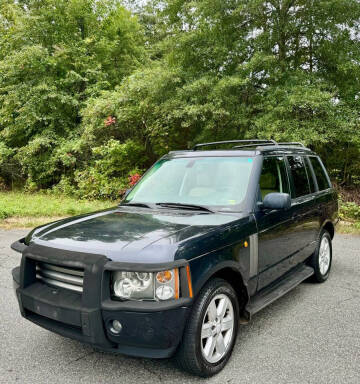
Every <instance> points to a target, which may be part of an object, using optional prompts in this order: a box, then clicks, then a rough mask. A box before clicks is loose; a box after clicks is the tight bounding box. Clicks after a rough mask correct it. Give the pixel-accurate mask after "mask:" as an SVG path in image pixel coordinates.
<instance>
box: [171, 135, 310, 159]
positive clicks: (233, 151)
mask: <svg viewBox="0 0 360 384" xmlns="http://www.w3.org/2000/svg"><path fill="white" fill-rule="evenodd" d="M230 144H231V145H232V144H236V145H233V146H232V147H231V148H229V149H226V148H225V149H218V148H216V149H206V150H199V149H200V148H204V147H219V146H223V145H230ZM265 153H266V154H275V155H276V154H281V155H284V154H306V155H309V154H314V152H313V151H312V150H311V149H309V148H306V147H305V146H304V145H303V144H302V143H298V142H289V143H277V142H276V141H275V140H259V139H253V140H251V139H250V140H227V141H216V142H211V143H201V144H196V145H195V146H194V147H193V149H191V150H182V151H171V152H169V155H172V156H182V157H203V156H219V157H220V156H257V155H261V154H265Z"/></svg>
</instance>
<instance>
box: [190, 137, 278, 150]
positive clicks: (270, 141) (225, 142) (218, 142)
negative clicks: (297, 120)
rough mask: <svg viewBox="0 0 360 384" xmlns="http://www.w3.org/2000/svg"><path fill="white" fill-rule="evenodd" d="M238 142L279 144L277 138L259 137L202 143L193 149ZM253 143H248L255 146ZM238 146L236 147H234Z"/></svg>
mask: <svg viewBox="0 0 360 384" xmlns="http://www.w3.org/2000/svg"><path fill="white" fill-rule="evenodd" d="M236 143H253V144H259V145H269V144H273V145H277V142H276V141H275V140H259V139H253V140H226V141H214V142H211V143H201V144H196V145H195V146H194V147H193V151H196V150H198V148H201V147H207V146H209V145H222V144H236ZM253 144H250V145H249V144H248V146H253ZM233 148H236V147H233Z"/></svg>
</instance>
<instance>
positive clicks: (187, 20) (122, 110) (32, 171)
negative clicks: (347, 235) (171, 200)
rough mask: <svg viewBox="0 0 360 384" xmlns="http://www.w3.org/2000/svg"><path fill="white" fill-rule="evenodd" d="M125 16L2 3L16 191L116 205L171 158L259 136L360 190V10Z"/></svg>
mask: <svg viewBox="0 0 360 384" xmlns="http://www.w3.org/2000/svg"><path fill="white" fill-rule="evenodd" d="M124 4H131V7H130V9H131V12H130V11H129V10H126V9H125V8H124V7H122V6H121V5H119V2H118V1H117V0H100V1H99V0H56V1H55V0H27V1H21V2H19V1H15V0H2V1H1V3H0V177H2V178H3V180H4V181H5V183H6V184H7V185H11V184H13V183H15V184H19V183H20V182H22V183H23V185H25V186H26V189H27V190H29V191H32V190H36V189H41V188H47V189H50V188H51V189H52V190H53V191H54V192H56V193H58V192H61V193H66V194H70V195H74V196H80V197H81V196H86V197H87V198H111V199H116V198H117V197H118V196H119V193H121V192H122V191H123V190H124V189H126V188H127V187H128V183H129V179H128V177H129V175H130V174H131V173H132V172H133V173H134V172H138V173H142V172H143V171H144V170H145V169H146V168H147V167H148V166H149V165H151V164H152V163H153V162H154V161H155V160H156V159H157V158H158V157H159V156H161V155H163V154H164V153H166V152H168V151H169V150H172V149H180V148H187V147H189V146H191V145H193V144H194V143H195V142H197V141H203V140H221V139H234V138H239V139H241V138H250V137H258V138H274V139H276V140H281V141H287V140H288V141H302V142H304V143H305V144H307V145H308V146H310V147H311V148H313V149H315V150H316V151H317V152H318V153H319V154H320V155H321V156H322V158H323V159H324V161H325V163H326V165H327V167H328V169H329V170H330V172H331V176H332V178H333V179H334V180H336V182H337V183H338V184H339V185H355V186H358V185H359V184H360V126H359V121H360V119H359V117H360V116H359V111H360V93H359V90H360V66H359V62H360V44H359V38H360V23H359V20H360V3H359V1H357V0H331V1H315V0H283V1H278V0H269V1H262V0H248V1H235V0H197V1H188V0H156V1H152V2H147V5H145V6H141V5H140V3H139V4H137V5H134V2H131V1H125V2H124ZM135 14H136V15H135Z"/></svg>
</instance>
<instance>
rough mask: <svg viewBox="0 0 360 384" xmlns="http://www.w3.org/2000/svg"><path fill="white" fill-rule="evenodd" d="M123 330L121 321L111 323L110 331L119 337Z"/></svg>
mask: <svg viewBox="0 0 360 384" xmlns="http://www.w3.org/2000/svg"><path fill="white" fill-rule="evenodd" d="M121 330H122V325H121V323H120V321H119V320H113V321H112V323H111V327H110V331H111V332H112V333H115V334H116V335H118V334H119V333H120V332H121Z"/></svg>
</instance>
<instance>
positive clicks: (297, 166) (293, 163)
mask: <svg viewBox="0 0 360 384" xmlns="http://www.w3.org/2000/svg"><path fill="white" fill-rule="evenodd" d="M288 161H289V166H290V169H291V173H292V178H293V182H294V188H295V191H293V193H292V195H293V196H292V197H300V196H304V195H307V194H309V193H310V186H309V181H308V178H307V174H306V169H305V166H304V161H303V158H302V157H301V156H289V157H288Z"/></svg>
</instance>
